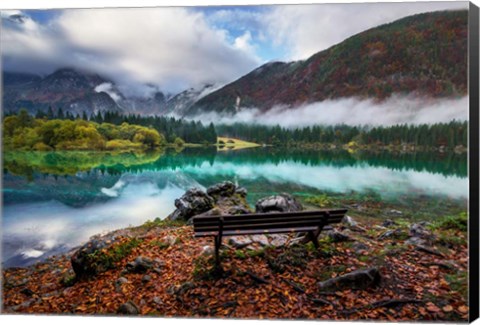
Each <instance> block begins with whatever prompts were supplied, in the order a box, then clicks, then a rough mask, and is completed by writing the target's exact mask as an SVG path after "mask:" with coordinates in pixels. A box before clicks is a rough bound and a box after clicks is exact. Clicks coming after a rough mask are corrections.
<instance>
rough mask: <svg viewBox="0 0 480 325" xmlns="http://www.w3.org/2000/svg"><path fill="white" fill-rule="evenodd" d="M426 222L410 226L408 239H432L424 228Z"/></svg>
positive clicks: (430, 233) (429, 232) (431, 235)
mask: <svg viewBox="0 0 480 325" xmlns="http://www.w3.org/2000/svg"><path fill="white" fill-rule="evenodd" d="M427 225H428V223H427V222H419V223H414V224H412V225H411V226H410V237H419V238H423V239H433V234H432V232H431V231H429V230H428V229H426V228H425V226H427Z"/></svg>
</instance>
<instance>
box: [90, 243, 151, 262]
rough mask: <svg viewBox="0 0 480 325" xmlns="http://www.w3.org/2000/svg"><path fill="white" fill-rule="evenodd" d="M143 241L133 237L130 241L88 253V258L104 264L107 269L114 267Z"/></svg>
mask: <svg viewBox="0 0 480 325" xmlns="http://www.w3.org/2000/svg"><path fill="white" fill-rule="evenodd" d="M141 243H142V240H140V239H137V238H132V239H130V240H128V241H125V242H122V243H120V244H118V245H115V246H113V247H110V248H108V249H107V250H101V251H95V252H94V253H92V254H88V255H87V258H88V259H89V260H90V262H91V263H92V264H93V263H94V264H97V265H98V264H100V265H103V266H104V268H105V269H112V268H114V267H115V264H116V263H117V262H119V261H121V260H122V259H124V258H125V257H127V256H129V255H130V253H131V252H132V250H133V249H134V248H135V247H137V246H139V245H140V244H141Z"/></svg>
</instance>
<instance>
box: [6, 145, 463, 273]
mask: <svg viewBox="0 0 480 325" xmlns="http://www.w3.org/2000/svg"><path fill="white" fill-rule="evenodd" d="M466 166H467V164H466V155H455V154H449V155H435V154H432V153H416V154H396V155H393V154H388V153H361V152H359V153H348V152H345V151H326V152H321V151H320V152H319V151H307V152H301V151H285V152H281V151H278V150H274V149H272V148H259V149H252V150H242V151H235V152H222V153H217V152H216V150H215V148H206V149H201V148H194V149H186V150H184V151H183V152H180V153H179V152H150V153H122V154H119V153H88V152H77V153H75V152H67V153H58V152H55V153H53V152H51V153H38V152H6V153H5V154H4V176H3V189H2V192H3V202H4V207H3V218H2V235H3V261H4V263H5V265H7V266H10V265H23V264H28V263H31V262H32V261H35V260H38V259H42V258H45V257H46V256H48V255H50V254H53V253H56V252H60V251H65V250H67V249H69V248H71V247H73V246H75V245H78V244H80V243H82V242H84V241H85V240H87V239H88V238H89V237H90V236H91V235H94V234H96V233H100V232H105V231H109V230H113V229H117V228H121V227H126V226H128V225H139V224H141V223H143V222H144V221H146V220H148V219H153V218H156V217H160V218H163V217H165V216H167V215H168V214H169V213H170V212H172V211H173V209H174V199H175V198H178V197H179V196H181V195H182V194H183V192H184V191H185V190H186V189H188V188H190V187H192V186H197V187H207V186H209V185H211V184H214V183H217V182H220V181H224V180H231V181H234V182H237V183H239V184H240V185H242V186H245V187H246V188H247V190H248V191H249V196H248V197H249V203H251V204H253V203H254V202H255V200H256V199H258V198H259V197H261V196H265V195H270V194H272V193H278V192H292V193H295V194H298V193H306V194H307V195H308V194H318V193H321V192H324V191H327V192H336V193H350V192H351V191H355V192H374V193H377V194H378V195H379V196H381V197H383V198H392V197H400V196H402V198H405V195H411V196H412V195H413V196H419V195H422V196H425V197H428V198H430V199H431V200H438V199H439V198H440V199H441V198H442V197H444V198H449V199H454V200H466V199H468V178H467V177H466V175H467V174H466V173H467V172H466Z"/></svg>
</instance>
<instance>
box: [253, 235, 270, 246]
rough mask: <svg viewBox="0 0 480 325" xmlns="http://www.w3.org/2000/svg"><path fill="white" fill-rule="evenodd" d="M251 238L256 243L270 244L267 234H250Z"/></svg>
mask: <svg viewBox="0 0 480 325" xmlns="http://www.w3.org/2000/svg"><path fill="white" fill-rule="evenodd" d="M250 238H251V239H252V241H253V242H254V243H258V244H260V245H261V246H268V245H269V242H268V238H267V236H265V235H252V236H250Z"/></svg>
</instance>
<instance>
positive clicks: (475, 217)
mask: <svg viewBox="0 0 480 325" xmlns="http://www.w3.org/2000/svg"><path fill="white" fill-rule="evenodd" d="M468 13H469V17H468V24H469V26H468V29H469V31H468V43H469V56H468V57H469V80H468V85H469V101H470V103H469V104H470V105H469V106H470V114H469V115H470V117H469V121H470V122H469V123H470V125H469V138H470V139H469V182H470V200H469V216H470V217H469V306H470V312H469V321H470V322H473V321H474V320H475V319H477V318H478V317H479V286H480V285H479V277H478V274H479V218H480V217H479V172H478V170H479V94H478V93H479V71H478V69H479V62H478V59H479V56H478V52H479V42H478V40H479V23H478V20H479V8H478V7H477V6H476V5H475V4H474V3H472V2H470V6H469V11H468Z"/></svg>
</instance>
